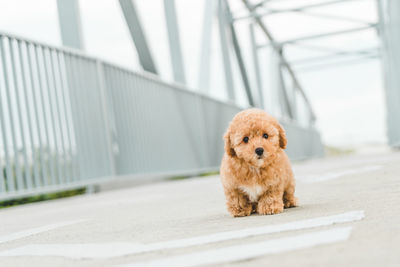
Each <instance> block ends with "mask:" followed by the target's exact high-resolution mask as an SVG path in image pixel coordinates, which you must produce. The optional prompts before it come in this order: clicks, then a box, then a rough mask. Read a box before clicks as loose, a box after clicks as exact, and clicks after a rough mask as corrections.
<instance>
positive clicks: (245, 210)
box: [228, 205, 253, 217]
mask: <svg viewBox="0 0 400 267" xmlns="http://www.w3.org/2000/svg"><path fill="white" fill-rule="evenodd" d="M228 211H229V213H230V214H231V215H232V216H233V217H244V216H249V215H251V212H252V211H253V207H252V206H251V205H245V206H243V207H241V206H236V205H234V206H229V205H228Z"/></svg>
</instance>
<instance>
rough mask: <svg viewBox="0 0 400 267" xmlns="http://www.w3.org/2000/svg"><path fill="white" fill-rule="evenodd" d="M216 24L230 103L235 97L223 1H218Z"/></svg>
mask: <svg viewBox="0 0 400 267" xmlns="http://www.w3.org/2000/svg"><path fill="white" fill-rule="evenodd" d="M218 22H219V23H218V26H219V36H220V41H221V52H222V58H223V61H224V69H225V86H226V89H227V92H228V98H229V99H230V100H232V101H235V100H236V95H235V88H234V83H233V78H232V65H231V59H230V53H229V46H228V40H227V32H226V30H227V29H226V27H227V24H228V21H227V16H226V7H225V2H224V0H218Z"/></svg>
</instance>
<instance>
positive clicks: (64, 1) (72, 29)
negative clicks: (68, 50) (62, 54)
mask: <svg viewBox="0 0 400 267" xmlns="http://www.w3.org/2000/svg"><path fill="white" fill-rule="evenodd" d="M57 10H58V20H59V23H60V31H61V39H62V44H63V45H64V46H68V47H72V48H76V49H80V50H83V49H84V44H83V36H82V26H81V18H80V13H79V3H78V0H57Z"/></svg>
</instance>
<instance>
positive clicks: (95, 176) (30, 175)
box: [0, 0, 400, 200]
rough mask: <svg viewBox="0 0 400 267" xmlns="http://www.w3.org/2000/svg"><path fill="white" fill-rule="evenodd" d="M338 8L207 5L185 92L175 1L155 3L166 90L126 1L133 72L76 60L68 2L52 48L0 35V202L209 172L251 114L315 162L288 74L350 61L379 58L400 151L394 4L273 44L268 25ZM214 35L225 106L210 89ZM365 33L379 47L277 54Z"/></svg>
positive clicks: (78, 46)
mask: <svg viewBox="0 0 400 267" xmlns="http://www.w3.org/2000/svg"><path fill="white" fill-rule="evenodd" d="M348 1H350V0H348ZM348 1H338V0H336V1H328V0H325V1H317V2H318V3H317V2H316V3H314V4H310V5H304V6H298V5H295V7H290V8H275V7H274V5H275V4H276V3H277V2H284V1H283V0H282V1H278V0H264V1H248V0H243V1H233V0H230V1H227V0H206V1H205V5H204V15H203V18H204V19H203V28H202V32H200V33H199V34H200V35H201V46H200V51H198V54H199V55H200V66H199V68H198V72H197V73H198V83H197V86H196V88H194V89H192V88H191V87H190V86H189V85H188V82H187V73H186V69H185V64H184V63H185V60H184V57H183V53H182V48H181V42H180V32H179V27H178V26H179V23H184V22H182V21H178V19H177V15H176V3H175V1H174V0H164V5H163V6H164V12H165V27H166V29H167V33H168V43H165V44H158V45H167V46H168V49H169V56H170V62H171V68H172V72H173V82H171V81H165V80H164V79H162V78H161V77H160V75H159V66H157V64H156V61H155V59H154V56H153V53H152V51H151V49H150V47H151V46H150V45H149V42H148V39H147V38H146V32H145V30H144V27H143V25H142V21H141V19H140V17H141V16H140V14H139V13H140V12H139V10H138V8H137V7H136V4H135V1H134V0H119V5H120V8H121V10H122V14H123V16H124V19H125V22H126V25H127V27H128V29H129V33H130V37H131V38H132V41H133V43H134V46H135V48H136V52H137V55H138V58H139V62H140V65H141V68H142V70H143V71H133V70H130V69H128V68H125V67H121V66H119V65H118V64H115V63H111V62H107V61H105V60H103V59H100V58H97V57H93V56H90V55H88V54H87V53H86V52H85V45H84V41H83V32H82V29H81V21H80V20H81V18H80V12H79V3H78V0H57V6H58V14H59V24H60V32H61V36H62V43H63V46H62V47H57V46H53V45H48V44H44V43H42V42H37V41H34V40H29V39H27V38H24V37H20V36H15V35H13V34H9V33H5V32H0V63H1V64H0V96H1V98H0V123H1V124H0V129H1V132H0V147H1V150H2V151H1V152H2V153H1V155H0V170H2V171H1V172H0V200H6V199H13V198H19V197H25V196H31V195H38V194H42V193H48V192H56V191H64V190H68V189H74V188H81V187H87V186H91V185H95V184H100V183H102V182H107V181H112V180H113V179H115V177H119V176H128V177H132V179H135V178H137V177H143V176H146V175H148V174H160V175H164V176H167V175H170V176H172V175H188V174H198V173H202V172H208V171H214V170H217V169H218V166H219V163H220V159H221V157H222V153H223V141H222V135H223V133H224V131H225V129H226V127H227V125H228V122H229V121H230V120H231V118H232V117H233V116H234V114H235V113H237V112H239V111H240V110H242V109H244V108H249V107H258V108H262V109H265V110H266V111H268V112H269V113H271V114H272V115H274V116H276V117H278V118H279V120H280V122H281V123H282V124H283V125H284V128H285V129H286V132H287V136H288V139H289V145H288V149H287V152H288V154H289V156H290V157H291V158H292V159H294V160H296V159H307V158H310V157H318V156H322V155H323V144H322V142H321V137H320V133H319V132H318V130H317V128H316V126H315V122H316V120H317V116H316V114H315V112H314V110H313V108H312V103H311V100H310V99H309V97H308V96H307V94H306V91H305V89H304V88H303V86H302V85H301V82H300V80H299V78H298V68H299V66H300V65H301V67H304V65H303V64H304V63H312V64H314V63H324V62H326V61H327V59H329V58H330V57H342V56H343V57H346V56H348V55H350V54H351V55H356V57H357V58H356V60H363V59H368V58H376V57H380V55H381V54H383V58H384V62H385V64H384V69H385V74H387V75H386V76H385V77H386V78H385V82H386V92H387V99H388V100H387V104H388V109H390V110H391V111H390V112H388V129H389V130H388V132H389V142H390V144H391V145H393V146H396V145H399V142H400V140H399V137H400V128H399V127H400V126H399V125H400V123H398V122H399V116H400V113H399V108H400V105H399V101H400V95H399V90H398V84H400V83H399V81H398V79H399V77H398V76H397V75H396V74H395V70H396V69H397V67H398V66H397V65H398V63H399V62H400V61H399V60H398V56H399V55H398V54H396V55H395V51H396V46H397V47H398V46H399V45H400V44H399V40H400V39H399V38H397V37H398V34H397V33H395V31H394V27H395V24H398V16H399V11H398V10H399V8H397V9H396V8H393V7H392V6H395V5H397V6H398V3H397V2H396V1H395V0H392V1H390V0H387V1H382V2H378V5H377V6H378V7H379V8H378V10H379V18H380V20H379V21H375V22H362V21H358V22H357V23H359V24H362V25H361V26H358V27H355V28H351V29H345V30H341V31H337V32H326V33H318V34H315V35H311V36H304V37H302V38H295V39H290V40H278V39H276V38H275V37H274V35H273V33H272V31H271V28H270V27H269V25H268V23H267V22H266V18H268V17H270V16H274V15H276V14H279V13H284V12H295V13H302V14H305V15H307V16H323V17H327V18H328V19H339V20H351V18H344V17H340V16H337V17H334V16H328V15H323V14H318V13H315V12H312V10H313V9H316V8H318V7H320V6H328V5H336V4H344V2H348ZM359 1H361V0H359ZM214 21H216V22H217V23H216V28H217V29H213V28H215V27H214V23H213V22H214ZM243 28H245V30H243ZM213 30H214V31H215V30H218V37H219V40H218V42H219V45H220V48H221V49H220V51H219V53H218V55H219V56H221V58H222V63H223V64H222V66H223V74H224V75H223V77H222V80H223V84H224V85H223V86H222V88H221V89H225V91H226V98H225V99H217V98H215V97H213V96H212V93H211V92H210V88H211V86H210V69H211V68H210V64H211V63H210V62H211V50H210V49H211V48H210V47H211V38H212V31H213ZM364 30H372V31H374V32H375V31H377V32H378V33H379V36H381V37H382V38H381V40H382V43H383V45H382V46H381V47H376V48H374V49H370V50H368V51H364V50H363V51H340V50H334V51H332V49H330V50H329V49H326V51H327V55H325V56H323V57H320V58H310V59H306V60H304V61H301V62H291V61H290V60H289V59H288V58H287V56H286V53H285V52H286V49H287V47H290V46H294V45H303V46H307V44H306V43H307V42H309V41H312V40H314V39H320V38H326V37H329V36H334V35H340V34H351V33H353V32H356V31H364ZM396 34H397V35H396ZM377 39H378V35H377ZM245 43H246V44H245ZM309 46H310V45H309ZM313 49H317V48H315V47H314V48H313ZM318 49H323V48H321V47H319V48H318ZM265 51H268V53H267V54H268V57H266V56H265ZM397 53H398V51H397ZM394 55H395V56H394ZM353 60H354V59H353ZM313 66H314V67H315V66H316V65H311V67H313ZM317 66H318V67H319V65H317ZM392 110H393V112H392Z"/></svg>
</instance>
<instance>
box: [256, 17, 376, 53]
mask: <svg viewBox="0 0 400 267" xmlns="http://www.w3.org/2000/svg"><path fill="white" fill-rule="evenodd" d="M375 27H376V23H374V24H372V26H363V27H357V28H352V29H346V30H341V31H334V32H328V33H321V34H315V35H309V36H304V37H300V38H296V39H292V40H286V41H282V42H278V45H280V46H282V45H287V44H294V43H297V42H303V41H310V40H314V39H321V38H325V37H330V36H335V35H342V34H348V33H353V32H359V31H365V30H369V29H373V28H375ZM270 45H271V43H268V44H264V45H260V46H259V48H262V47H266V46H270Z"/></svg>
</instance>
